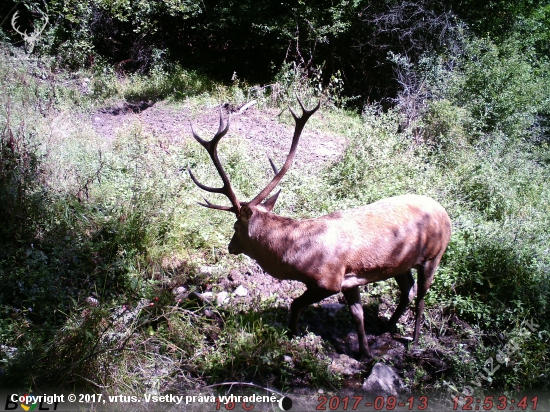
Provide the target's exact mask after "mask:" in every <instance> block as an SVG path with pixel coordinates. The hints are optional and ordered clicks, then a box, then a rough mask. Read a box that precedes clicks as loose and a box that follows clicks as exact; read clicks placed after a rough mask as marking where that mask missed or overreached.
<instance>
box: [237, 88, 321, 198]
mask: <svg viewBox="0 0 550 412" xmlns="http://www.w3.org/2000/svg"><path fill="white" fill-rule="evenodd" d="M298 103H300V107H301V108H302V117H298V116H297V115H296V113H294V111H293V110H292V109H291V108H290V107H289V109H290V113H292V117H294V121H295V123H296V125H295V127H294V136H293V137H292V144H291V146H290V152H289V153H288V155H287V157H286V161H285V163H284V164H283V167H282V168H281V170H279V171H278V172H277V173H276V175H275V177H274V178H273V179H272V180H271V182H269V183H268V184H267V186H266V187H265V188H264V189H263V190H262V191H261V192H260V193H259V194H258V195H257V196H256V197H255V198H254V199H252V200H251V201H250V202H249V203H248V205H249V206H256V205H258V204H260V203H261V202H263V200H264V199H265V198H266V197H267V196H268V195H269V194H270V193H271V191H272V190H273V189H275V186H277V184H278V183H279V182H280V180H281V179H282V178H283V176H284V175H285V173H286V172H287V171H288V169H290V166H291V164H292V161H293V160H294V156H295V155H296V149H297V148H298V141H299V140H300V135H301V134H302V130H303V129H304V126H305V125H306V123H307V121H308V120H309V118H310V117H311V116H312V115H313V113H315V112H316V111H317V110H318V109H319V107H320V106H321V102H320V101H319V102H318V103H317V106H315V107H314V108H313V109H311V110H307V109H306V108H305V107H304V105H303V104H302V102H301V100H300V99H298ZM270 160H271V159H270ZM272 167H273V164H272ZM275 170H276V168H275Z"/></svg>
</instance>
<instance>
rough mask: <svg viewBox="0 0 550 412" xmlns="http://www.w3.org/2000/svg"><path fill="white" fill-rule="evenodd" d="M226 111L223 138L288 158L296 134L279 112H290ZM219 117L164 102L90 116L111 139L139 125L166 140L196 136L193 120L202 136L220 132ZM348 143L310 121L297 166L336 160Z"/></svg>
mask: <svg viewBox="0 0 550 412" xmlns="http://www.w3.org/2000/svg"><path fill="white" fill-rule="evenodd" d="M298 113H299V112H298ZM222 114H223V118H224V120H227V118H228V117H229V115H231V126H230V128H229V133H228V134H227V136H226V137H224V140H225V141H226V142H227V141H230V140H231V139H235V138H242V139H246V140H247V141H248V143H249V145H250V148H251V150H253V151H254V152H256V153H262V155H263V154H265V155H269V156H272V157H274V159H277V160H281V161H284V158H285V156H286V154H287V153H288V151H289V150H290V144H291V142H292V135H293V133H294V124H293V122H292V121H290V122H288V124H285V123H284V122H282V121H281V116H286V117H289V114H288V110H286V111H285V112H283V113H282V114H281V112H280V111H279V110H278V109H265V110H259V109H257V108H256V107H255V106H252V107H249V108H248V109H246V110H245V111H244V112H243V113H239V111H238V110H237V108H236V107H234V106H232V105H225V106H224V107H223V109H222ZM315 116H317V117H319V118H321V120H322V116H323V114H322V113H321V112H317V113H316V114H315ZM219 121H220V109H219V106H216V107H211V108H207V109H205V110H203V111H201V113H200V114H199V115H195V114H194V113H193V112H192V111H191V110H190V109H189V108H185V107H183V108H181V109H176V108H174V107H171V106H169V105H167V104H166V103H164V102H158V103H156V104H154V105H150V106H148V105H147V103H144V102H139V103H136V104H132V105H129V104H128V103H120V104H117V105H115V106H113V107H110V108H105V109H103V110H100V111H98V112H96V113H94V114H93V115H92V124H93V127H94V129H95V131H96V132H97V133H98V134H100V135H101V136H103V137H104V138H105V139H107V140H112V139H113V137H114V136H116V133H117V130H119V129H120V128H122V127H127V126H128V125H131V124H139V125H140V126H141V127H142V128H143V130H144V132H146V133H151V134H152V135H153V136H154V137H158V138H159V139H160V140H163V141H164V140H168V141H169V142H170V143H171V144H178V143H182V142H184V141H186V140H187V139H192V135H191V126H190V124H191V122H193V127H194V128H195V130H196V131H197V133H199V135H201V136H202V137H203V138H204V139H210V138H211V137H212V136H214V134H215V133H216V131H217V130H218V126H219ZM345 147H346V140H345V139H344V138H343V137H342V136H338V135H336V134H333V133H328V132H324V131H319V130H313V129H312V128H311V125H309V124H308V127H306V128H305V129H304V131H303V133H302V136H301V138H300V146H299V147H298V151H297V154H296V159H295V166H294V167H295V168H297V169H302V170H307V171H308V172H312V171H315V170H318V169H320V168H321V167H323V166H324V165H325V164H327V163H329V162H332V161H335V160H336V159H337V158H338V156H339V155H340V154H341V153H342V152H343V151H344V149H345Z"/></svg>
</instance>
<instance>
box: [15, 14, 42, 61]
mask: <svg viewBox="0 0 550 412" xmlns="http://www.w3.org/2000/svg"><path fill="white" fill-rule="evenodd" d="M39 12H40V14H41V15H42V17H43V18H44V24H43V25H42V27H41V28H37V27H34V30H33V32H32V33H31V34H27V31H26V30H25V31H24V32H21V31H20V30H19V29H17V27H16V25H15V24H16V21H17V18H18V17H19V11H16V12H15V13H13V17H12V18H11V27H12V28H13V30H15V32H16V33H18V34H19V35H20V36H21V37H22V38H23V41H24V42H25V52H26V53H27V54H31V53H32V52H33V50H34V46H35V44H36V41H37V40H38V38H39V37H40V35H41V34H42V32H43V31H44V29H45V28H46V26H47V25H48V22H49V20H48V16H47V15H46V13H44V12H43V11H42V10H39Z"/></svg>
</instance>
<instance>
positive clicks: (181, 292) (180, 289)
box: [174, 286, 187, 295]
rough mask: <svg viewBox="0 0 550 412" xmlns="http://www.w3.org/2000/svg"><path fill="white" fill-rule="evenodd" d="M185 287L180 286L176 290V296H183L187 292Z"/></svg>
mask: <svg viewBox="0 0 550 412" xmlns="http://www.w3.org/2000/svg"><path fill="white" fill-rule="evenodd" d="M186 290H187V289H185V286H178V287H177V288H175V289H174V295H183V294H184V293H185V292H186Z"/></svg>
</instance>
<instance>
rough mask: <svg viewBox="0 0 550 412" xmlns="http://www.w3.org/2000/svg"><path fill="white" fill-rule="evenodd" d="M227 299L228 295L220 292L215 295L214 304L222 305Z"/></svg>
mask: <svg viewBox="0 0 550 412" xmlns="http://www.w3.org/2000/svg"><path fill="white" fill-rule="evenodd" d="M228 298H229V293H227V292H220V293H218V294H217V295H216V302H217V303H218V305H223V304H224V303H225V302H227V299H228Z"/></svg>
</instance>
